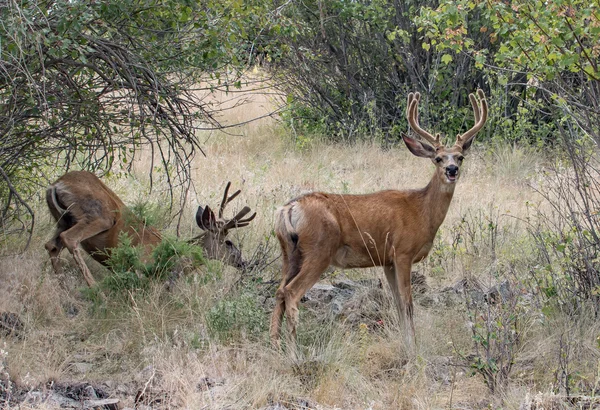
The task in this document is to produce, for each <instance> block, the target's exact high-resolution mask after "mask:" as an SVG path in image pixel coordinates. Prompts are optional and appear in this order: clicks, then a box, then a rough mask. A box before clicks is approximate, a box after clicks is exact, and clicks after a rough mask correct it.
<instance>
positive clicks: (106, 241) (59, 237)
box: [45, 171, 256, 287]
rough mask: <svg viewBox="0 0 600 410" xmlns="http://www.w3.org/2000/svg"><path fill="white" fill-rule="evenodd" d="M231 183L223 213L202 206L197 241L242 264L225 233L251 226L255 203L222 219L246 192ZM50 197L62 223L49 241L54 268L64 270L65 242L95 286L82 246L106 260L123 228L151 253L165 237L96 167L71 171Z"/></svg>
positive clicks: (208, 253)
mask: <svg viewBox="0 0 600 410" xmlns="http://www.w3.org/2000/svg"><path fill="white" fill-rule="evenodd" d="M230 185H231V183H230V182H229V183H227V187H226V188H225V193H224V195H223V201H222V202H221V206H220V208H219V217H218V218H217V217H215V214H214V213H213V211H212V210H211V209H210V207H208V206H207V207H206V208H202V207H198V211H197V212H196V223H197V224H198V226H199V227H200V228H201V229H203V230H204V231H205V232H204V233H203V234H202V235H200V236H198V237H196V238H194V239H193V240H192V241H199V242H200V243H201V246H202V247H203V248H204V253H205V255H206V256H207V257H208V258H210V259H221V260H223V261H224V262H225V263H228V264H229V265H232V266H235V267H237V268H243V267H244V266H245V265H246V262H245V261H244V260H243V258H242V254H241V252H240V250H239V249H238V248H237V247H236V246H235V245H234V244H233V243H232V242H231V241H229V240H227V239H225V237H226V236H227V234H228V232H229V230H230V229H233V228H239V227H242V226H246V225H248V224H249V223H250V221H252V219H254V217H255V216H256V213H254V214H253V215H251V216H250V217H248V218H246V219H243V218H244V216H246V215H247V214H248V213H249V212H250V208H249V207H247V206H245V207H244V208H243V209H242V210H241V211H240V212H239V213H238V214H237V215H236V216H235V217H233V218H232V219H224V218H223V210H224V209H225V206H226V205H227V204H228V203H229V202H230V201H231V200H232V199H233V198H235V197H236V196H237V195H238V194H239V193H240V192H241V191H239V190H238V191H236V192H235V193H234V194H233V195H231V196H228V191H229V187H230ZM46 202H47V203H48V208H50V213H51V214H52V216H53V217H54V219H56V222H57V229H56V232H55V233H54V236H53V237H52V239H51V240H50V241H48V242H47V243H46V245H45V247H46V250H47V251H48V253H49V254H50V261H51V262H52V266H53V268H54V271H55V272H56V273H57V274H60V273H61V267H60V260H59V258H58V256H59V254H60V252H61V251H62V250H63V248H65V247H66V248H67V249H68V250H69V252H71V254H72V255H73V258H74V259H75V263H77V265H78V266H79V269H81V272H82V273H83V276H84V278H85V280H86V282H87V283H88V285H89V286H90V287H91V286H93V285H94V284H95V281H94V278H93V277H92V274H91V273H90V270H89V269H88V267H87V265H86V264H85V260H84V259H83V254H82V252H81V248H83V249H84V250H85V251H86V252H87V253H89V254H90V256H91V257H92V258H94V259H95V260H97V261H98V262H100V263H102V264H106V261H107V259H108V258H109V256H110V251H111V249H112V248H114V247H116V246H117V245H118V241H119V234H120V233H121V232H125V233H126V234H127V235H128V236H129V237H130V238H131V244H132V245H133V246H138V245H141V246H143V248H144V254H145V256H146V257H147V256H148V255H150V253H151V251H152V248H153V247H154V246H156V245H158V244H159V243H160V241H161V239H162V237H161V234H160V232H158V231H157V230H156V229H154V228H152V227H148V226H145V225H144V224H143V223H142V222H140V221H137V220H136V218H135V216H133V215H132V214H131V212H129V211H128V210H127V207H126V206H125V204H123V202H122V201H121V199H120V198H119V197H118V196H117V195H116V194H115V193H114V192H113V191H111V190H110V188H108V187H107V186H106V185H105V184H104V183H103V182H102V181H100V179H99V178H98V177H97V176H96V175H94V174H92V173H91V172H87V171H73V172H68V173H66V174H65V175H63V176H62V177H60V178H59V179H58V180H57V181H56V182H55V183H54V184H52V185H50V186H49V187H48V189H47V191H46Z"/></svg>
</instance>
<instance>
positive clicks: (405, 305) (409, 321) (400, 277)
mask: <svg viewBox="0 0 600 410" xmlns="http://www.w3.org/2000/svg"><path fill="white" fill-rule="evenodd" d="M411 267H412V263H411V261H410V259H404V258H399V259H396V261H395V263H394V266H385V267H384V271H385V276H386V278H387V281H388V283H389V285H390V288H391V290H392V295H394V301H395V303H396V308H397V309H398V316H399V318H400V322H401V324H402V327H403V328H404V331H405V332H404V335H405V340H406V344H407V346H408V347H409V348H412V347H413V346H414V343H415V325H414V322H413V300H412V290H411V285H410V275H411V272H410V269H411Z"/></svg>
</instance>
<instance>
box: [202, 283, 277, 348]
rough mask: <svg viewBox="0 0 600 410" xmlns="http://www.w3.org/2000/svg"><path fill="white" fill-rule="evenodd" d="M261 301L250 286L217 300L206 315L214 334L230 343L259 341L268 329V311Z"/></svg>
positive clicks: (207, 322)
mask: <svg viewBox="0 0 600 410" xmlns="http://www.w3.org/2000/svg"><path fill="white" fill-rule="evenodd" d="M258 299H259V297H258V294H257V293H256V290H255V288H254V287H250V286H247V287H243V288H242V289H239V290H234V291H232V292H231V293H230V294H228V295H225V297H223V298H222V299H220V300H218V301H217V303H216V304H215V305H214V306H213V307H212V308H211V309H210V310H209V311H208V312H207V313H206V316H205V320H206V324H207V326H208V329H209V331H210V333H211V335H212V336H213V337H215V338H217V339H218V340H221V341H225V340H227V341H230V342H233V341H236V340H241V339H258V338H260V337H261V334H264V332H265V331H266V330H267V327H268V326H267V315H268V312H266V310H265V309H264V307H263V306H262V305H260V304H259V303H258Z"/></svg>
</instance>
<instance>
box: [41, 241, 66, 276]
mask: <svg viewBox="0 0 600 410" xmlns="http://www.w3.org/2000/svg"><path fill="white" fill-rule="evenodd" d="M59 234H60V232H58V233H57V234H56V235H54V238H52V239H50V240H49V241H48V242H46V244H45V245H44V247H45V248H46V251H48V255H50V262H51V263H52V268H53V269H54V273H56V274H57V275H60V274H61V273H62V267H61V265H60V259H59V258H58V255H60V252H61V251H62V250H63V249H64V248H65V245H64V243H63V242H62V241H61V240H60V238H59V236H58V235H59Z"/></svg>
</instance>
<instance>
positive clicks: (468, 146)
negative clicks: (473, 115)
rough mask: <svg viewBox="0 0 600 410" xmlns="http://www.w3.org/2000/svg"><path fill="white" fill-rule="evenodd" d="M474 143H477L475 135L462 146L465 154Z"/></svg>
mask: <svg viewBox="0 0 600 410" xmlns="http://www.w3.org/2000/svg"><path fill="white" fill-rule="evenodd" d="M473 141H475V135H473V136H472V137H471V138H469V139H468V140H466V141H465V142H464V143H463V144H462V150H463V153H465V152H467V150H468V149H469V148H470V147H471V144H472V143H473Z"/></svg>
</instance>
